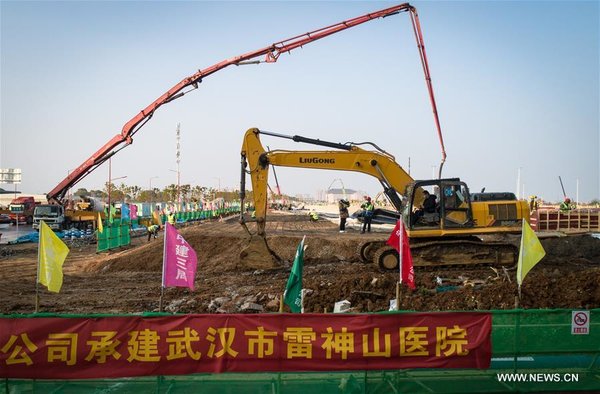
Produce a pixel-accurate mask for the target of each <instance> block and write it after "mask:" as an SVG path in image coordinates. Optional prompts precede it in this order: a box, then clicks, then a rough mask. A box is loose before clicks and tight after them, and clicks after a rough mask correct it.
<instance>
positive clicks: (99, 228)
mask: <svg viewBox="0 0 600 394" xmlns="http://www.w3.org/2000/svg"><path fill="white" fill-rule="evenodd" d="M98 232H100V233H102V232H104V226H102V218H101V217H100V213H98Z"/></svg>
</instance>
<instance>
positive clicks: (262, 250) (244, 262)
mask: <svg viewBox="0 0 600 394" xmlns="http://www.w3.org/2000/svg"><path fill="white" fill-rule="evenodd" d="M240 266H241V268H245V269H262V270H264V269H274V268H281V264H280V262H279V258H278V257H277V255H276V254H275V253H274V252H273V251H272V250H271V249H270V248H269V245H267V240H266V239H265V238H264V237H261V236H259V235H252V236H251V237H250V242H248V245H247V246H246V247H245V248H244V249H242V251H241V252H240Z"/></svg>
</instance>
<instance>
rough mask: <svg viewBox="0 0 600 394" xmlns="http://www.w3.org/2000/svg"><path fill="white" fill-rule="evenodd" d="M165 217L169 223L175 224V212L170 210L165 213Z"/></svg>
mask: <svg viewBox="0 0 600 394" xmlns="http://www.w3.org/2000/svg"><path fill="white" fill-rule="evenodd" d="M167 219H168V221H169V224H172V225H173V226H174V225H175V212H170V213H169V214H168V215H167Z"/></svg>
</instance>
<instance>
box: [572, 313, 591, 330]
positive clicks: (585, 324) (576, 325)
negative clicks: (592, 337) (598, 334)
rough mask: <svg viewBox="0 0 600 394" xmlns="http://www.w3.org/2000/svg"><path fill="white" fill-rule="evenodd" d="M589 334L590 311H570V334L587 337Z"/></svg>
mask: <svg viewBox="0 0 600 394" xmlns="http://www.w3.org/2000/svg"><path fill="white" fill-rule="evenodd" d="M589 333H590V311H572V313H571V334H573V335H587V334H589Z"/></svg>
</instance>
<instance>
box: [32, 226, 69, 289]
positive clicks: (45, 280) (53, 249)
mask: <svg viewBox="0 0 600 394" xmlns="http://www.w3.org/2000/svg"><path fill="white" fill-rule="evenodd" d="M68 254H69V248H68V247H67V245H65V244H64V243H63V241H61V240H60V238H58V237H57V236H56V234H54V231H52V229H51V228H50V227H48V225H47V224H46V223H44V221H41V222H40V244H39V275H38V281H39V282H40V283H41V284H43V285H44V286H46V287H48V290H49V291H52V292H55V293H58V292H59V291H60V288H61V286H62V282H63V273H62V266H63V263H64V261H65V259H66V258H67V255H68Z"/></svg>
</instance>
